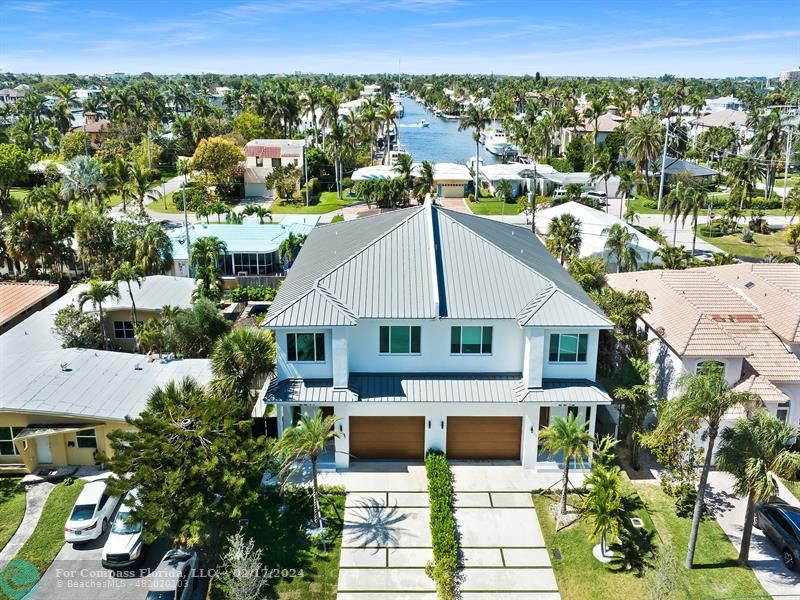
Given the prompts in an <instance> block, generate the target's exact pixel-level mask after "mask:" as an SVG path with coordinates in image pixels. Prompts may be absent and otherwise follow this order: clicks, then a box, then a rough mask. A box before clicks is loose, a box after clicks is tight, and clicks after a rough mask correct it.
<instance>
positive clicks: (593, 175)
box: [589, 152, 616, 212]
mask: <svg viewBox="0 0 800 600" xmlns="http://www.w3.org/2000/svg"><path fill="white" fill-rule="evenodd" d="M615 171H616V165H615V164H614V161H612V160H611V155H610V154H609V153H608V152H603V153H601V154H600V156H598V157H597V160H595V161H594V164H593V165H592V169H591V171H590V172H589V176H590V181H591V182H592V183H596V182H598V181H602V182H603V185H604V186H605V189H606V212H608V180H609V179H611V178H612V177H613V176H614V173H615Z"/></svg>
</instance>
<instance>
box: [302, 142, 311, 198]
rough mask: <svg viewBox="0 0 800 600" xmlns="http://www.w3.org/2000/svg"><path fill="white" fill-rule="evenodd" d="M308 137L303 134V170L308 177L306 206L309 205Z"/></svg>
mask: <svg viewBox="0 0 800 600" xmlns="http://www.w3.org/2000/svg"><path fill="white" fill-rule="evenodd" d="M307 141H308V138H306V137H305V136H303V171H304V173H305V177H306V206H309V204H310V201H309V195H308V162H307V161H306V142H307Z"/></svg>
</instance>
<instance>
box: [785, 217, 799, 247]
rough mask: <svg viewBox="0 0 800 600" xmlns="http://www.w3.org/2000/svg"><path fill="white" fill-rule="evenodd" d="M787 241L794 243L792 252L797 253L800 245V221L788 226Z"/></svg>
mask: <svg viewBox="0 0 800 600" xmlns="http://www.w3.org/2000/svg"><path fill="white" fill-rule="evenodd" d="M786 241H787V242H789V243H790V244H791V245H792V252H794V253H795V254H797V247H798V246H800V223H795V224H794V225H789V227H787V228H786Z"/></svg>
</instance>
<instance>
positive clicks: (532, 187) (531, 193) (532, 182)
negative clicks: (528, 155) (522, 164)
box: [519, 162, 537, 235]
mask: <svg viewBox="0 0 800 600" xmlns="http://www.w3.org/2000/svg"><path fill="white" fill-rule="evenodd" d="M536 175H537V173H536V162H534V163H533V169H524V170H523V171H520V174H519V176H520V177H523V178H525V179H527V180H528V202H530V204H531V232H532V233H533V234H534V235H536Z"/></svg>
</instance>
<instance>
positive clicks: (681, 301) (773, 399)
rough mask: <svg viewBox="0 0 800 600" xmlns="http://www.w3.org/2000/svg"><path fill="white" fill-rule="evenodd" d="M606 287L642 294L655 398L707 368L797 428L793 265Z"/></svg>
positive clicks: (797, 289) (625, 277) (722, 269)
mask: <svg viewBox="0 0 800 600" xmlns="http://www.w3.org/2000/svg"><path fill="white" fill-rule="evenodd" d="M608 283H609V285H610V286H611V287H613V288H615V289H618V290H621V291H627V290H633V289H636V290H643V291H645V292H647V294H648V295H649V296H650V301H651V303H652V309H651V310H650V312H648V313H646V314H644V315H642V318H641V325H642V327H643V329H644V330H645V331H646V332H647V335H648V338H649V339H651V340H654V342H653V343H652V344H650V347H649V353H650V357H649V358H650V362H651V363H652V364H654V365H655V367H656V368H655V373H654V378H655V381H654V382H655V384H656V386H657V390H658V393H659V396H661V397H664V398H671V397H673V396H674V395H676V393H677V389H676V388H677V380H678V377H679V376H680V375H681V374H682V373H695V372H696V371H697V368H698V367H699V366H700V365H701V364H703V363H705V362H707V361H714V362H718V363H720V364H721V365H723V367H724V369H725V377H726V379H727V381H728V383H729V384H730V385H731V386H735V387H736V388H737V389H740V390H747V391H753V392H756V393H758V394H759V395H760V396H761V398H762V399H763V400H764V402H765V403H766V405H767V408H768V409H769V411H770V412H771V413H772V414H774V415H776V416H778V417H779V418H780V419H782V420H784V421H786V422H788V423H791V424H793V425H795V426H797V425H798V424H800V358H799V357H800V265H795V264H764V263H762V264H746V263H743V264H736V265H726V266H719V267H703V268H697V269H688V270H685V271H667V270H665V271H641V272H637V273H621V274H614V275H609V277H608Z"/></svg>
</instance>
